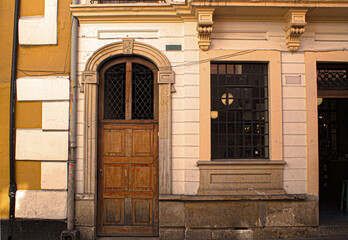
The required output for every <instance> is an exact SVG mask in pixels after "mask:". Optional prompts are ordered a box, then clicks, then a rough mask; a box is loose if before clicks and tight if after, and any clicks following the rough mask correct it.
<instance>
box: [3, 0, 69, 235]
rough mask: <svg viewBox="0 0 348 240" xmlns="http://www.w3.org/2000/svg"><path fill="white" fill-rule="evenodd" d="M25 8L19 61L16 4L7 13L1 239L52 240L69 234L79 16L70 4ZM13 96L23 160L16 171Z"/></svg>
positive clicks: (39, 0) (8, 4)
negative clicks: (74, 38)
mask: <svg viewBox="0 0 348 240" xmlns="http://www.w3.org/2000/svg"><path fill="white" fill-rule="evenodd" d="M18 6H19V16H18V19H19V21H18V38H16V39H15V43H18V48H17V49H18V51H17V56H12V55H13V52H12V50H13V49H14V48H16V46H12V39H13V36H14V35H13V34H14V32H15V30H14V27H13V26H14V22H15V18H16V14H15V1H3V2H2V3H1V9H0V10H1V12H0V15H1V53H3V57H2V59H1V61H0V62H1V84H2V85H1V86H2V87H1V93H0V95H1V98H2V101H1V104H2V105H1V108H0V109H1V110H0V111H1V114H0V115H1V149H0V152H1V160H0V161H1V174H0V181H1V238H2V239H28V238H30V239H35V238H37V239H39V238H42V239H52V236H55V235H54V234H56V235H57V236H58V237H59V236H60V233H61V232H62V231H63V230H64V229H65V228H66V223H65V221H66V215H67V176H68V175H67V161H68V148H69V116H70V110H69V109H70V80H69V73H70V29H71V12H70V10H69V2H66V1H57V0H47V1H45V0H34V1H20V2H19V5H18ZM12 57H14V58H15V59H16V60H15V63H16V66H15V73H16V76H15V82H16V85H14V86H16V87H15V89H11V58H12ZM13 90H14V91H15V93H16V94H15V114H14V118H13V119H15V122H14V126H15V131H13V139H15V144H14V145H15V146H14V147H15V152H14V155H13V157H14V159H15V160H14V165H13V166H11V164H10V161H11V160H10V159H11V154H10V150H9V145H10V133H9V132H10V112H11V110H10V102H11V100H10V92H11V91H13ZM11 168H13V169H14V173H15V178H14V180H15V184H16V188H17V191H13V192H14V193H15V198H14V201H15V205H13V206H15V209H13V210H11V209H10V198H9V192H11V191H12V190H15V188H13V189H11V190H10V191H9V182H10V172H11V171H12V170H11ZM11 181H12V180H11ZM10 215H12V216H13V218H11V217H10ZM12 220H13V222H12ZM39 229H46V231H38V230H39ZM52 233H54V234H53V235H52ZM10 237H11V238H10Z"/></svg>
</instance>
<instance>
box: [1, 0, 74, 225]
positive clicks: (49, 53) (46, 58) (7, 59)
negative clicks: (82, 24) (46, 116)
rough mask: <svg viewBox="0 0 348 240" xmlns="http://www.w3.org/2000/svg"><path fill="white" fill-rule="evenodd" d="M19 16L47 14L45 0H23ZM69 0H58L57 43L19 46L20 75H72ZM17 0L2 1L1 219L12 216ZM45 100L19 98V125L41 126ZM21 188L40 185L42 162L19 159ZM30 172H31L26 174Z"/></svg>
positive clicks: (17, 166) (17, 116) (35, 187)
mask: <svg viewBox="0 0 348 240" xmlns="http://www.w3.org/2000/svg"><path fill="white" fill-rule="evenodd" d="M20 4H21V5H20V16H35V15H43V14H44V6H45V0H22V1H21V3H20ZM69 5H70V1H58V45H52V46H20V47H19V49H18V66H17V69H18V71H17V77H18V78H19V77H25V76H48V75H50V76H51V75H60V76H61V75H69V70H70V24H71V14H70V9H69ZM13 17H14V1H13V0H2V1H0V29H1V31H0V52H1V60H0V219H8V216H9V197H8V188H9V111H10V81H11V58H12V36H13ZM41 118H42V102H36V103H34V102H29V103H19V102H17V108H16V128H41V126H42V125H41V124H42V123H41V121H40V120H41ZM16 170H17V172H16V180H17V184H18V188H19V189H32V190H37V189H40V187H41V186H40V184H41V163H40V162H35V161H27V162H19V161H17V162H16ZM28 172H31V174H27V173H28Z"/></svg>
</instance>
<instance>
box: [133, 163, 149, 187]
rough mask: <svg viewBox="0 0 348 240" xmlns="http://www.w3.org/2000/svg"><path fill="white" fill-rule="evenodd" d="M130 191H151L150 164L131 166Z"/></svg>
mask: <svg viewBox="0 0 348 240" xmlns="http://www.w3.org/2000/svg"><path fill="white" fill-rule="evenodd" d="M132 180H133V181H132V190H134V191H152V190H153V188H152V164H151V165H150V164H141V165H140V164H133V166H132Z"/></svg>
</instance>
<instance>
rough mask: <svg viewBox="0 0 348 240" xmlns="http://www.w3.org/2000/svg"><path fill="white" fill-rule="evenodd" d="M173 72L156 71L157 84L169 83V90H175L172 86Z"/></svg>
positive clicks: (173, 81)
mask: <svg viewBox="0 0 348 240" xmlns="http://www.w3.org/2000/svg"><path fill="white" fill-rule="evenodd" d="M174 83H175V80H174V72H173V71H159V72H158V84H170V86H171V88H170V89H171V92H172V93H174V92H176V90H175V87H174Z"/></svg>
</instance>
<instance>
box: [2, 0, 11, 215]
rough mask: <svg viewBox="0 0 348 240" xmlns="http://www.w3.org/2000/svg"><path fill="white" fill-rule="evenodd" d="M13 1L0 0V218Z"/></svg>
mask: <svg viewBox="0 0 348 240" xmlns="http://www.w3.org/2000/svg"><path fill="white" fill-rule="evenodd" d="M13 11H14V1H12V0H6V1H0V29H1V31H0V53H1V60H0V219H6V218H8V215H9V212H8V210H9V203H10V202H9V198H8V187H9V157H8V155H9V141H8V137H9V113H10V79H11V56H12V37H11V36H12V32H13V21H12V22H11V19H13Z"/></svg>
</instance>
